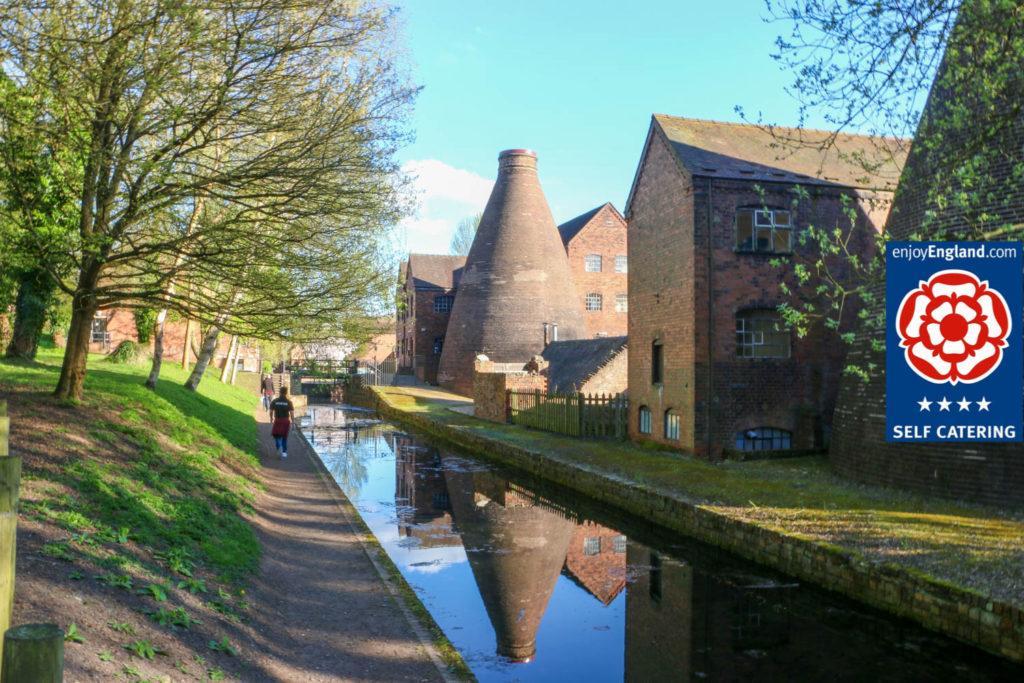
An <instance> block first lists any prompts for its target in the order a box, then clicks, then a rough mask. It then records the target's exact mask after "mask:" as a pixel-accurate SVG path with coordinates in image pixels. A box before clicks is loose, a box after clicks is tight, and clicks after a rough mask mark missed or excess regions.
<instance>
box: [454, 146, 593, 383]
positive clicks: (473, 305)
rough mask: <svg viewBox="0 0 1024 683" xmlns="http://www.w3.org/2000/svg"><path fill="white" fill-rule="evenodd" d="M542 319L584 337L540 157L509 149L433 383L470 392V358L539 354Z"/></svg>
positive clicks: (521, 358) (565, 335)
mask: <svg viewBox="0 0 1024 683" xmlns="http://www.w3.org/2000/svg"><path fill="white" fill-rule="evenodd" d="M545 323H554V324H556V325H557V326H558V337H559V338H560V339H578V338H580V337H584V336H586V327H585V324H584V322H583V311H582V305H581V303H580V300H579V297H578V296H577V294H576V289H575V286H574V285H573V280H572V274H571V272H570V270H569V262H568V259H567V257H566V254H565V248H564V247H563V245H562V239H561V237H560V235H559V233H558V229H557V228H556V227H555V221H554V219H553V218H552V216H551V209H549V208H548V203H547V200H546V199H545V198H544V191H543V190H542V189H541V186H540V181H539V179H538V177H537V156H536V154H534V153H533V152H530V151H528V150H521V149H514V150H506V151H504V152H502V153H501V154H500V155H499V156H498V179H497V180H496V181H495V183H494V189H493V190H492V191H491V196H490V199H488V200H487V207H486V208H485V209H484V213H483V217H482V218H481V220H480V227H479V229H478V230H477V233H476V238H475V239H474V240H473V247H472V248H471V249H470V252H469V256H468V257H467V259H466V265H465V267H464V269H463V271H462V278H461V280H460V282H459V289H458V292H457V294H456V295H455V305H454V308H453V309H452V314H451V321H450V322H449V323H448V332H447V336H446V337H445V340H444V349H443V351H442V353H441V363H440V367H439V370H438V382H439V383H440V384H441V385H443V386H445V387H448V388H450V389H452V390H454V391H457V392H460V393H463V394H469V393H470V392H472V389H473V360H474V358H475V357H476V355H477V354H479V353H483V354H486V355H487V356H488V357H489V358H490V359H491V360H492V361H495V362H497V363H515V362H525V361H526V360H528V359H529V358H530V357H531V356H532V355H534V354H537V353H540V352H541V351H542V350H543V348H544V342H545V338H544V335H545Z"/></svg>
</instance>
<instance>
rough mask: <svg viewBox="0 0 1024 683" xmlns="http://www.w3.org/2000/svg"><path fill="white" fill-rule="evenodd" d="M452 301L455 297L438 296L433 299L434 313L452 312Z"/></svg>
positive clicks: (448, 295)
mask: <svg viewBox="0 0 1024 683" xmlns="http://www.w3.org/2000/svg"><path fill="white" fill-rule="evenodd" d="M454 301H455V297H454V296H452V295H451V294H438V295H437V296H435V297H434V312H435V313H447V312H448V311H450V310H452V303H453V302H454Z"/></svg>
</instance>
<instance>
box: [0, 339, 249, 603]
mask: <svg viewBox="0 0 1024 683" xmlns="http://www.w3.org/2000/svg"><path fill="white" fill-rule="evenodd" d="M59 364H60V356H59V352H58V351H56V350H46V349H44V350H43V351H42V352H41V353H40V358H39V359H38V361H37V362H34V363H24V362H7V361H0V393H2V394H7V395H8V398H9V400H10V402H11V404H12V421H14V420H17V421H19V424H17V425H12V428H13V431H14V433H15V434H16V436H15V437H12V443H13V446H14V447H15V448H16V449H18V450H20V451H22V452H23V454H24V455H25V480H26V484H25V485H24V486H23V495H22V512H23V514H27V515H30V516H35V517H37V518H39V519H40V520H41V521H44V522H48V523H52V524H55V525H57V526H59V527H60V528H61V529H63V530H65V531H67V532H68V533H70V534H71V539H70V541H69V543H64V544H61V547H57V546H56V545H53V546H48V548H50V549H49V550H48V552H49V553H51V554H52V555H53V556H54V557H61V556H64V555H67V554H71V555H72V556H73V557H78V556H82V557H83V558H84V559H89V560H92V561H93V562H95V563H96V564H97V565H98V566H100V567H104V568H107V569H109V570H111V571H110V575H114V574H118V575H120V574H129V573H132V574H135V575H136V576H140V577H141V576H145V577H146V578H148V579H153V580H154V581H155V582H156V583H160V584H163V583H167V584H168V585H171V584H173V583H176V582H177V581H178V580H181V579H185V578H189V577H191V576H192V575H193V573H194V572H196V571H204V572H210V573H211V574H212V575H214V576H216V577H218V578H219V579H220V580H222V581H225V582H232V583H233V582H241V581H244V579H245V577H246V576H248V575H249V574H250V573H251V572H253V571H254V570H255V569H256V568H257V566H258V561H259V554H260V549H259V545H258V542H257V540H256V537H255V535H254V534H253V531H252V529H251V528H250V527H249V525H248V524H247V523H246V522H245V520H244V519H243V518H242V513H243V512H245V511H247V510H249V509H251V504H252V501H253V499H254V495H255V492H256V487H257V484H256V483H255V477H254V474H255V472H256V467H257V466H258V460H257V458H256V452H257V433H256V429H255V425H254V419H253V414H252V413H253V408H254V405H255V400H256V399H255V398H254V397H253V395H252V394H250V393H248V392H245V391H244V390H242V389H239V388H236V387H232V386H230V385H225V384H221V383H220V382H219V381H217V379H216V378H214V377H212V376H208V377H206V378H205V379H204V380H203V382H202V384H201V385H200V391H199V392H190V391H187V390H186V389H185V388H184V387H183V386H182V382H183V381H184V380H185V373H184V372H183V371H182V370H181V369H180V368H179V367H177V366H176V365H175V364H173V363H165V364H164V367H163V373H162V377H161V380H160V382H159V384H158V386H157V388H156V390H155V391H150V390H148V389H146V388H145V387H144V386H143V381H144V380H145V378H146V375H147V374H148V370H149V366H148V364H141V365H132V364H112V363H105V362H101V358H99V357H93V358H90V367H89V373H88V376H87V379H86V383H85V396H84V398H83V401H82V402H81V403H80V404H77V405H73V406H72V405H67V404H61V403H58V402H56V401H55V400H54V399H52V398H50V395H49V393H50V391H51V390H52V388H53V387H54V385H55V384H56V381H57V376H58V372H59Z"/></svg>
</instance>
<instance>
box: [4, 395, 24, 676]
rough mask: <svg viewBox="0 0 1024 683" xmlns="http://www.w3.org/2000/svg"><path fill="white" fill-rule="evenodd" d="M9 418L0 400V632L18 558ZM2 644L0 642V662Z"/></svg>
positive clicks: (16, 480)
mask: <svg viewBox="0 0 1024 683" xmlns="http://www.w3.org/2000/svg"><path fill="white" fill-rule="evenodd" d="M9 432H10V418H8V417H7V401H0V633H3V632H4V631H6V630H7V627H8V626H10V625H11V611H12V609H13V608H14V568H15V559H16V558H17V550H18V549H17V532H18V485H19V484H20V482H21V458H19V457H11V455H10V450H9V448H8V442H7V439H8V434H9ZM2 657H3V645H2V643H0V661H3V660H2Z"/></svg>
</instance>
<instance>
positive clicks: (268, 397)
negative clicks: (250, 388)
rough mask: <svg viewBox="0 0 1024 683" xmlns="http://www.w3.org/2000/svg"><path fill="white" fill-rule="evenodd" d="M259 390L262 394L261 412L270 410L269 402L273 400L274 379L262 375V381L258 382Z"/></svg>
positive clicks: (270, 376)
mask: <svg viewBox="0 0 1024 683" xmlns="http://www.w3.org/2000/svg"><path fill="white" fill-rule="evenodd" d="M260 389H262V392H261V393H262V394H263V410H270V402H271V401H273V400H274V377H273V376H272V375H263V379H261V380H260Z"/></svg>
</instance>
